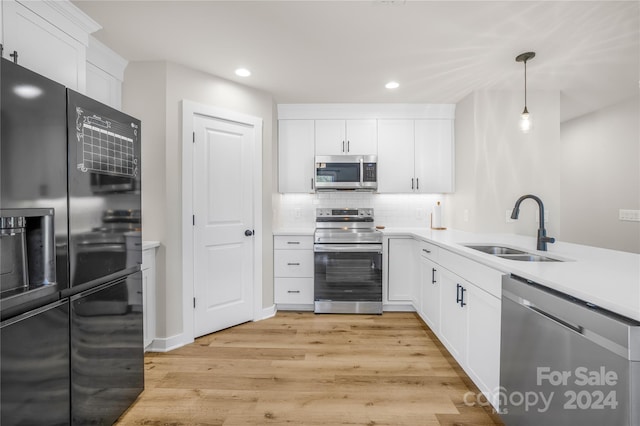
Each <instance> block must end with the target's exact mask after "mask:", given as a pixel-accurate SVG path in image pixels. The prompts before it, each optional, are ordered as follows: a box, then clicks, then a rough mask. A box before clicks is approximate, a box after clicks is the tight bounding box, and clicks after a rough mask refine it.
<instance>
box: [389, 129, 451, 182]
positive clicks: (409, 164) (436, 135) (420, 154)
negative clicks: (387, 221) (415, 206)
mask: <svg viewBox="0 0 640 426" xmlns="http://www.w3.org/2000/svg"><path fill="white" fill-rule="evenodd" d="M378 154H379V158H378V192H381V193H412V192H413V193H423V194H431V193H445V192H453V161H454V158H453V120H450V119H433V120H431V119H429V120H378Z"/></svg>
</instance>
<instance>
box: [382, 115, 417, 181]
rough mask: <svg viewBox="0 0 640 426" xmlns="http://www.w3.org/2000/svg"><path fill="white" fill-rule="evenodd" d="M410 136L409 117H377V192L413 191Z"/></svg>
mask: <svg viewBox="0 0 640 426" xmlns="http://www.w3.org/2000/svg"><path fill="white" fill-rule="evenodd" d="M413 139H414V134H413V120H378V158H379V160H380V161H378V192H380V193H402V192H413V190H414V188H415V180H414V179H415V175H414V169H413V165H414V150H413V146H414V144H413Z"/></svg>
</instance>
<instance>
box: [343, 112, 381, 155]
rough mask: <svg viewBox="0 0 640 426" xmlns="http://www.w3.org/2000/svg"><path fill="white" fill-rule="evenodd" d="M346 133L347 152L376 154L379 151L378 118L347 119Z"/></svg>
mask: <svg viewBox="0 0 640 426" xmlns="http://www.w3.org/2000/svg"><path fill="white" fill-rule="evenodd" d="M346 133H347V145H346V152H345V154H349V155H376V154H377V153H378V137H377V133H378V132H377V128H376V120H347V122H346Z"/></svg>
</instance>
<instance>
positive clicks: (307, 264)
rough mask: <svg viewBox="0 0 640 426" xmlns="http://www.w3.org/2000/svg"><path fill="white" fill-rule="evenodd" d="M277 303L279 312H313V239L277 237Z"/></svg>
mask: <svg viewBox="0 0 640 426" xmlns="http://www.w3.org/2000/svg"><path fill="white" fill-rule="evenodd" d="M273 248H274V250H273V275H274V278H273V284H274V294H273V296H274V302H275V303H276V305H277V306H278V309H284V310H286V309H288V308H291V309H313V269H314V268H313V237H312V236H307V235H291V236H279V235H277V236H274V237H273Z"/></svg>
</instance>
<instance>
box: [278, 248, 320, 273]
mask: <svg viewBox="0 0 640 426" xmlns="http://www.w3.org/2000/svg"><path fill="white" fill-rule="evenodd" d="M273 274H274V276H275V277H308V278H313V250H274V251H273Z"/></svg>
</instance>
